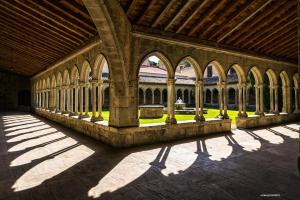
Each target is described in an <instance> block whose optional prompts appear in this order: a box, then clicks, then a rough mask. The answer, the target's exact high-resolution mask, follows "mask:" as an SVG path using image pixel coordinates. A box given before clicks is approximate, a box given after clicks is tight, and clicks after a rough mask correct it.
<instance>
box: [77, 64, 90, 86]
mask: <svg viewBox="0 0 300 200" xmlns="http://www.w3.org/2000/svg"><path fill="white" fill-rule="evenodd" d="M90 72H91V65H90V63H89V62H88V61H87V60H85V61H84V62H83V64H82V67H81V70H80V81H81V82H85V83H86V82H88V81H89V75H90Z"/></svg>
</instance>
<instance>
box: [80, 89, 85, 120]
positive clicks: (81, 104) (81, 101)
mask: <svg viewBox="0 0 300 200" xmlns="http://www.w3.org/2000/svg"><path fill="white" fill-rule="evenodd" d="M83 86H84V84H83V83H81V84H80V99H79V112H80V114H79V118H83Z"/></svg>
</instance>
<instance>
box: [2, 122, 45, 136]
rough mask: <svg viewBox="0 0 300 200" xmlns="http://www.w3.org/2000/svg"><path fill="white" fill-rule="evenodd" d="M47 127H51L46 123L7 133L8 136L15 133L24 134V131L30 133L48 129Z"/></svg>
mask: <svg viewBox="0 0 300 200" xmlns="http://www.w3.org/2000/svg"><path fill="white" fill-rule="evenodd" d="M46 128H50V126H49V125H46V124H45V125H42V126H36V127H32V128H24V129H21V130H17V131H12V132H10V133H7V134H6V136H15V135H20V134H23V133H30V132H33V131H38V130H43V129H46Z"/></svg>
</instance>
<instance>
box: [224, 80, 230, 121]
mask: <svg viewBox="0 0 300 200" xmlns="http://www.w3.org/2000/svg"><path fill="white" fill-rule="evenodd" d="M222 90H223V107H224V116H223V118H224V119H229V116H228V114H227V104H228V91H227V84H226V82H223V84H222Z"/></svg>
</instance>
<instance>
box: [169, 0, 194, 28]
mask: <svg viewBox="0 0 300 200" xmlns="http://www.w3.org/2000/svg"><path fill="white" fill-rule="evenodd" d="M193 3H195V0H188V1H187V2H186V3H185V4H184V6H183V7H182V8H181V9H180V10H179V12H178V13H177V14H176V15H175V16H174V17H173V18H172V19H171V21H169V23H168V24H167V25H166V27H165V28H164V30H165V31H168V30H169V29H170V28H171V27H172V26H173V24H174V23H175V22H176V21H177V20H178V19H179V18H180V17H182V14H183V13H184V12H185V11H186V10H187V9H188V8H189V7H190V6H191V5H192V4H193Z"/></svg>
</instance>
